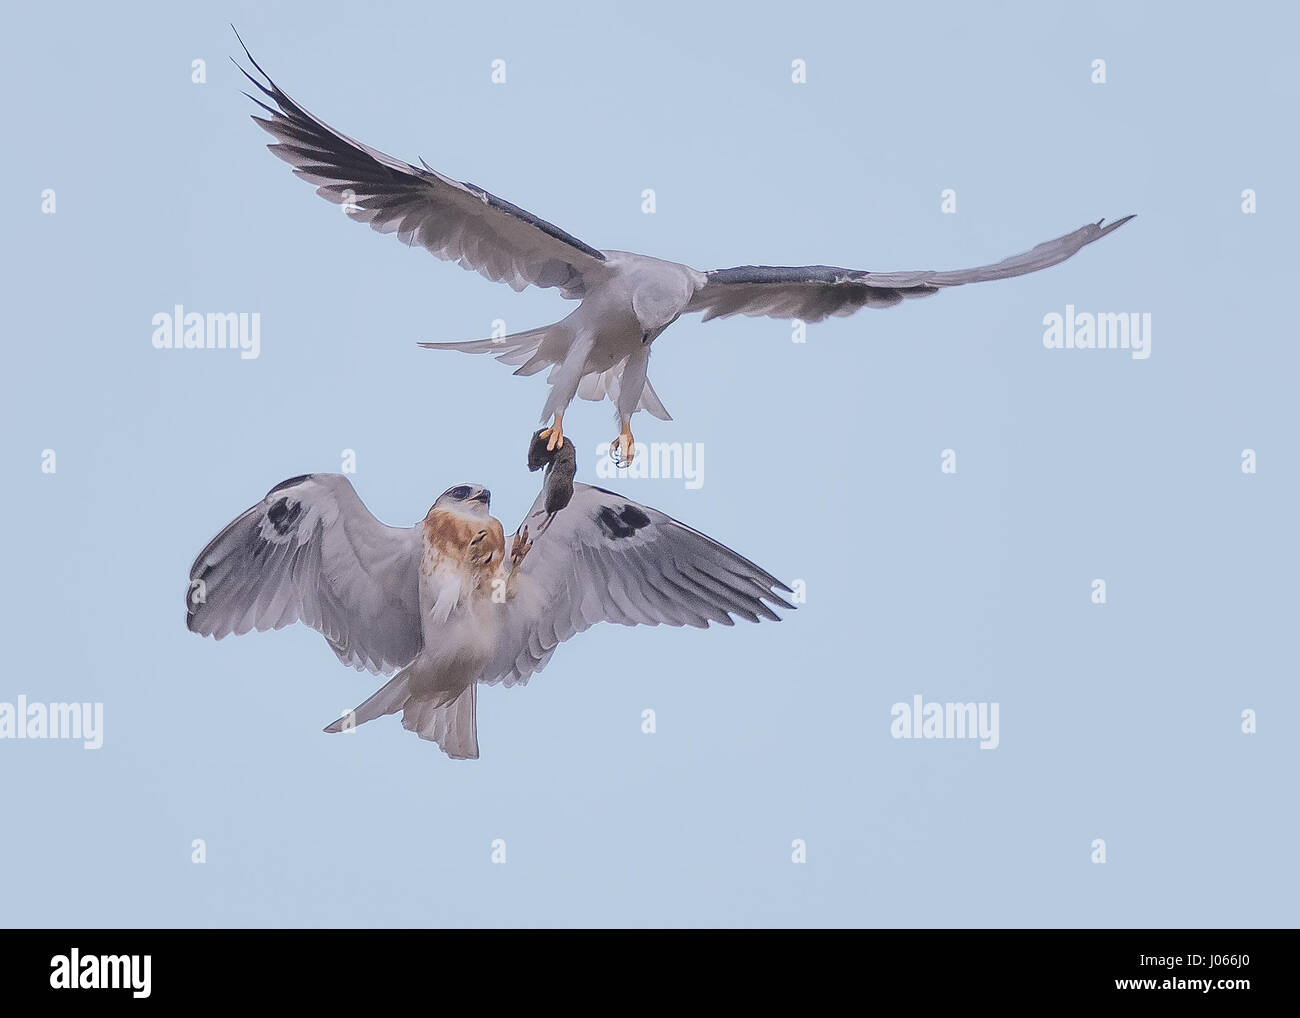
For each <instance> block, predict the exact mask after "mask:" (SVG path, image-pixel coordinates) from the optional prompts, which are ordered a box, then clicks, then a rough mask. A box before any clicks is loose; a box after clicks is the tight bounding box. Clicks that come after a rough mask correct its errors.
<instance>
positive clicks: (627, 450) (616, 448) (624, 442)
mask: <svg viewBox="0 0 1300 1018" xmlns="http://www.w3.org/2000/svg"><path fill="white" fill-rule="evenodd" d="M635 457H636V442H635V441H634V440H633V438H632V432H630V431H623V432H621V433H620V434H619V436H618V438H616V439H614V441H612V442H610V443H609V458H610V459H612V460H613V461H614V465H615V466H616V467H630V466H631V465H632V460H633V459H634V458H635Z"/></svg>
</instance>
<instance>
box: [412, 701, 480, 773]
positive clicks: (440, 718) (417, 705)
mask: <svg viewBox="0 0 1300 1018" xmlns="http://www.w3.org/2000/svg"><path fill="white" fill-rule="evenodd" d="M476 685H477V684H476V683H473V682H471V683H470V684H469V685H468V686H466V687H465V689H464V690H462V691H461V693H460V695H459V696H457V697H455V698H454V699H451V700H438V699H434V700H421V699H417V698H415V697H412V698H410V699H409V700H407V702H406V709H405V710H404V711H403V712H402V727H403V728H405V729H406V730H407V731H408V732H415V733H416V735H418V736H419V737H420V738H421V739H428V740H429V741H430V742H436V743H437V744H438V745H439V747H441V749H442V751H443V752H444V753H446V754H447V755H448V756H449V757H451V758H452V759H453V760H477V759H478V724H477V723H476V721H475V718H474V714H475V708H476V698H477V695H478V694H477V692H476Z"/></svg>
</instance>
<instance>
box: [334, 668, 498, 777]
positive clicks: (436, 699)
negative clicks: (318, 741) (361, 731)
mask: <svg viewBox="0 0 1300 1018" xmlns="http://www.w3.org/2000/svg"><path fill="white" fill-rule="evenodd" d="M410 678H411V669H410V668H403V669H402V670H401V671H400V672H398V673H397V674H396V675H394V676H393V677H392V678H391V679H389V680H388V682H387V683H385V684H384V685H383V686H382V687H381V688H380V689H379V691H378V692H376V693H375V694H374V696H372V697H370V699H368V700H366V702H365V703H363V704H362V705H361V706H360V707H358V708H357V709H356V710H353V711H349V712H348V713H347V714H344V715H343V716H342V717H341V718H339V719H338V720H337V721H335V722H334V723H333V724H332V725H330V726H329V727H328V728H326V729H325V731H327V732H330V733H338V732H346V731H349V730H350V729H353V728H356V727H357V725H364V724H365V723H366V722H367V721H373V720H375V718H379V717H383V716H384V715H385V714H396V713H397V712H398V711H401V712H402V727H403V728H405V729H406V730H407V731H408V732H415V734H416V735H418V736H419V737H420V738H421V739H428V740H429V741H430V742H436V743H437V744H438V745H439V746H440V747H441V748H442V751H443V752H444V753H446V754H447V755H448V756H449V757H451V758H452V759H453V760H477V759H478V725H477V722H476V721H475V708H476V695H477V694H476V692H475V687H474V683H471V684H470V685H469V686H468V687H466V688H465V689H463V690H462V691H461V692H460V693H459V694H458V695H455V696H452V695H450V694H445V695H433V696H425V697H422V696H420V695H419V694H418V693H417V694H413V693H412V692H411V685H410V681H409V680H410Z"/></svg>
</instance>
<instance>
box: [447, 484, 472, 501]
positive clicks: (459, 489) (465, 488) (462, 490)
mask: <svg viewBox="0 0 1300 1018" xmlns="http://www.w3.org/2000/svg"><path fill="white" fill-rule="evenodd" d="M447 495H448V497H450V498H454V499H455V500H456V501H457V502H463V501H465V499H467V498H469V485H468V484H458V485H456V487H454V488H452V489H451V490H450V491H449V492H447Z"/></svg>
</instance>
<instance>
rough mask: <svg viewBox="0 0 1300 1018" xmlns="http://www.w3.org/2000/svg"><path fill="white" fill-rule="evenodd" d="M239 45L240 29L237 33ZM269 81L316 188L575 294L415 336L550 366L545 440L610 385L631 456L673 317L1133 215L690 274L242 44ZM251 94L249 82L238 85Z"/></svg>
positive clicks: (912, 276)
mask: <svg viewBox="0 0 1300 1018" xmlns="http://www.w3.org/2000/svg"><path fill="white" fill-rule="evenodd" d="M240 44H241V45H243V41H242V40H240ZM244 53H245V54H246V55H247V56H248V59H249V60H250V61H252V64H253V67H254V68H255V69H256V70H257V71H258V72H259V73H260V74H261V75H262V76H263V77H264V78H265V79H266V82H265V84H263V83H262V82H261V81H259V80H258V79H257V78H255V77H253V75H252V74H250V73H249V72H248V71H246V70H244V69H243V68H242V67H241V68H240V70H241V71H243V72H244V74H245V76H246V77H247V78H248V80H249V81H251V82H252V83H253V84H254V85H255V86H256V87H257V88H258V89H260V90H261V92H262V94H263V95H264V96H265V97H267V98H268V99H270V100H271V101H272V102H273V103H274V104H275V108H272V107H271V106H268V105H267V104H266V103H264V102H262V101H261V100H259V99H257V98H256V97H254V96H249V98H251V99H252V100H253V101H254V102H255V103H257V104H258V105H259V106H260V107H261V108H262V109H264V110H266V112H267V113H269V114H270V115H271V116H270V119H269V120H268V119H264V118H262V117H258V116H254V117H253V119H254V120H255V121H257V123H259V124H260V125H261V126H262V127H263V128H265V129H266V130H267V131H268V132H270V133H271V134H272V135H273V136H274V137H275V138H276V144H272V145H270V146H268V147H269V148H270V150H271V151H272V152H274V153H275V154H276V155H277V156H279V157H280V158H281V159H283V160H285V161H286V162H287V163H289V164H290V165H291V166H293V168H294V171H293V172H294V173H295V174H297V175H298V176H299V177H301V178H302V179H303V180H306V181H307V182H309V183H311V184H315V185H316V193H317V194H319V195H321V196H322V197H323V198H326V199H328V200H329V201H332V202H334V203H335V204H336V205H343V206H345V212H346V213H347V214H348V215H349V216H350V217H351V218H352V219H356V220H359V221H361V222H364V223H369V224H370V225H371V227H372V228H373V229H375V230H378V231H379V232H381V233H396V234H397V235H398V237H399V238H400V239H402V240H403V241H405V242H407V243H408V244H417V243H418V244H420V245H421V246H422V247H425V248H427V249H428V250H429V251H430V252H432V253H433V254H434V255H435V256H437V257H438V258H443V259H447V260H449V261H454V262H456V263H457V264H459V265H461V266H462V267H463V268H466V269H472V270H474V271H475V272H479V273H481V274H482V275H484V276H486V277H487V278H488V279H491V280H494V281H498V282H506V283H509V284H510V286H511V287H513V288H514V289H515V290H522V289H524V287H526V286H529V285H532V286H539V287H555V288H557V289H558V290H559V291H560V296H561V297H564V298H565V299H568V300H580V301H581V303H580V304H579V305H578V307H577V309H576V310H574V311H573V312H572V313H571V314H569V315H568V317H566V318H564V319H562V320H561V321H559V322H556V323H554V324H552V325H544V326H542V327H541V328H537V329H530V330H529V331H527V332H519V333H515V334H514V335H510V336H503V337H499V338H495V339H484V340H476V341H473V342H464V343H421V344H420V345H421V346H423V347H427V348H429V349H435V350H461V351H464V352H466V353H490V354H495V355H496V357H497V359H498V360H499V361H502V362H504V363H506V364H513V365H517V367H516V369H515V374H516V375H532V374H536V373H537V372H539V371H542V370H543V369H546V368H549V369H550V373H549V375H548V376H547V382H548V383H549V384H550V387H551V390H550V394H549V395H548V397H547V399H546V404H545V406H544V407H543V408H542V416H541V420H542V423H544V424H545V423H546V422H547V421H551V422H552V423H551V426H550V427H549V428H548V429H546V437H547V440H548V443H549V444H550V448H551V449H555V448H557V447H558V446H559V445H560V443H561V442H562V440H563V437H564V431H563V420H564V411H565V409H566V408H567V407H568V405H569V404H570V403H571V402H572V401H573V398H574V396H581V397H582V398H583V399H590V400H600V399H604V398H606V397H608V398H609V399H610V401H611V402H613V403H614V405H615V407H616V409H617V411H618V421H619V435H618V438H616V439H615V440H614V441H613V442H611V443H610V446H611V455H613V456H614V458H615V459H616V460H618V461H619V462H620V463H628V462H631V459H632V457H633V455H634V454H635V444H634V440H633V438H632V428H631V420H632V414H633V413H635V412H636V411H638V410H647V411H649V412H650V413H651V414H653V415H654V416H656V417H658V418H659V419H661V420H671V417H669V415H668V411H667V410H665V409H664V405H663V403H661V402H660V400H659V397H658V396H657V395H656V394H655V391H654V388H653V387H652V386H651V384H650V379H649V378H648V377H647V374H646V369H647V367H648V365H649V362H650V346H651V344H652V343H653V342H654V341H655V339H656V338H658V337H659V335H660V334H661V333H662V332H663V331H664V330H665V329H666V328H668V326H670V325H672V323H673V322H675V321H676V320H677V319H678V317H679V316H681V315H683V314H690V313H693V312H697V311H699V312H703V314H704V321H708V320H709V319H710V318H725V317H727V316H729V315H735V314H743V315H767V316H769V317H774V318H799V319H802V320H803V321H805V322H818V321H821V320H822V319H824V318H828V317H830V316H832V315H848V314H852V313H853V312H854V311H857V310H858V309H859V308H863V307H890V306H892V305H894V304H898V303H900V302H901V301H902V300H904V299H905V298H908V297H924V296H927V295H928V294H932V293H936V292H938V291H939V290H941V289H944V288H945V287H950V286H961V285H963V284H964V283H979V282H984V281H986V280H991V279H1006V278H1009V277H1011V276H1022V275H1024V274H1026V273H1028V272H1036V271H1038V270H1039V269H1044V268H1047V267H1048V266H1049V265H1055V264H1057V263H1058V262H1062V261H1065V259H1067V258H1069V257H1070V256H1071V255H1073V254H1074V253H1075V252H1076V251H1078V250H1079V249H1080V248H1082V247H1084V246H1085V245H1087V244H1091V243H1092V242H1093V241H1094V240H1098V239H1100V238H1101V237H1104V236H1106V234H1108V233H1110V232H1111V231H1113V230H1116V229H1118V228H1119V227H1120V226H1122V225H1123V224H1124V223H1126V222H1128V221H1129V220H1130V219H1132V218H1133V217H1132V216H1126V217H1125V218H1123V219H1119V220H1117V221H1115V222H1113V223H1110V224H1109V225H1106V226H1103V225H1102V223H1104V222H1105V220H1099V221H1098V222H1096V223H1089V224H1087V225H1086V226H1082V227H1080V228H1079V229H1077V230H1075V231H1074V232H1073V233H1067V234H1065V235H1064V236H1062V237H1057V238H1056V239H1055V240H1049V241H1046V242H1045V243H1042V244H1039V245H1038V246H1037V247H1035V248H1033V249H1032V250H1030V251H1026V252H1025V253H1023V254H1018V255H1013V256H1012V257H1010V258H1006V259H1004V260H1003V261H1000V262H997V263H996V264H993V265H984V266H980V267H979V268H974V269H958V270H956V271H950V272H934V271H920V272H867V271H864V270H861V269H843V268H837V267H835V266H832V265H801V266H771V265H742V266H740V267H738V268H732V269H715V270H713V271H711V272H700V271H698V270H696V269H693V268H691V267H690V266H689V265H681V264H678V263H676V262H668V261H661V260H660V259H658V258H651V257H648V256H646V255H639V254H632V253H630V252H627V251H601V250H598V249H596V248H594V247H592V246H591V245H589V244H584V243H583V242H582V241H580V240H579V239H578V238H577V237H574V236H573V235H572V234H569V233H566V232H565V231H564V230H561V229H560V228H559V227H558V226H554V225H552V224H551V223H548V222H546V221H545V220H542V219H539V218H537V217H536V216H534V215H532V214H531V213H529V212H526V211H524V210H523V209H521V208H519V207H518V206H517V205H512V204H511V203H510V202H508V201H505V200H504V199H501V198H498V197H497V196H496V195H494V194H491V193H489V192H488V191H485V190H484V189H483V188H481V187H478V186H477V185H475V184H470V183H466V182H463V181H457V180H453V179H452V178H451V177H447V176H444V175H443V174H441V173H439V172H438V171H437V170H434V169H433V168H432V167H430V166H429V165H428V164H427V163H425V162H424V161H423V160H421V165H420V166H413V165H411V164H410V163H406V162H403V161H401V160H399V159H394V158H393V157H392V156H388V155H385V154H384V153H382V152H379V151H376V150H375V149H373V148H370V147H369V146H367V145H363V144H362V143H361V142H359V141H354V140H353V139H351V138H349V137H347V136H346V135H344V134H342V133H340V132H339V131H336V130H335V129H334V128H332V127H330V126H329V125H328V124H326V123H325V122H324V121H321V120H318V119H317V118H316V117H315V116H313V115H312V114H310V113H308V112H307V111H306V110H305V109H303V108H302V107H301V106H299V105H298V104H297V103H296V102H294V101H293V100H292V99H291V98H289V96H288V95H286V94H285V93H284V92H283V91H282V90H281V89H280V88H279V87H278V86H277V85H276V84H275V82H273V81H272V80H271V79H270V77H269V76H268V75H267V74H266V72H265V71H263V70H262V68H261V67H260V66H259V65H258V63H257V61H256V60H253V56H252V54H251V53H249V52H248V48H247V47H244ZM245 94H247V93H245Z"/></svg>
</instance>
